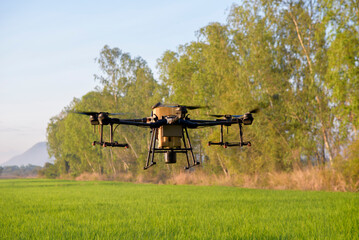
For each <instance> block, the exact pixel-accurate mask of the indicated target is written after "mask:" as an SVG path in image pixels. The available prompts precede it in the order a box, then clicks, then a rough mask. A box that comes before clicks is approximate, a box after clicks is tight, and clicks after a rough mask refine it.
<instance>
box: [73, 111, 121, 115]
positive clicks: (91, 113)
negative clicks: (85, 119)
mask: <svg viewBox="0 0 359 240" xmlns="http://www.w3.org/2000/svg"><path fill="white" fill-rule="evenodd" d="M70 113H76V114H82V115H87V116H94V115H98V114H101V113H105V114H106V115H113V116H115V115H125V114H126V113H108V112H77V111H70Z"/></svg>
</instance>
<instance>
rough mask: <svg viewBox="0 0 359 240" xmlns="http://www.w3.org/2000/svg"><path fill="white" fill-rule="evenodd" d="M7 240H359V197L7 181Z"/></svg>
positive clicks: (3, 217)
mask: <svg viewBox="0 0 359 240" xmlns="http://www.w3.org/2000/svg"><path fill="white" fill-rule="evenodd" d="M0 239H359V195H358V193H345V192H344V193H343V192H310V191H284V190H258V189H256V190H254V189H241V188H236V187H223V186H190V185H155V184H134V183H120V182H105V181H99V182H96V181H95V182H83V181H68V180H41V179H17V180H0Z"/></svg>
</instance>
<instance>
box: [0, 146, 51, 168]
mask: <svg viewBox="0 0 359 240" xmlns="http://www.w3.org/2000/svg"><path fill="white" fill-rule="evenodd" d="M46 162H54V160H53V159H50V158H49V155H48V153H47V143H46V142H39V143H36V144H35V145H34V146H33V147H31V148H30V149H29V150H27V151H26V152H24V153H23V154H21V155H18V156H15V157H13V158H11V159H10V160H8V161H6V162H4V163H2V164H1V166H15V165H17V166H27V165H29V164H31V165H36V166H41V167H42V166H44V165H45V163H46Z"/></svg>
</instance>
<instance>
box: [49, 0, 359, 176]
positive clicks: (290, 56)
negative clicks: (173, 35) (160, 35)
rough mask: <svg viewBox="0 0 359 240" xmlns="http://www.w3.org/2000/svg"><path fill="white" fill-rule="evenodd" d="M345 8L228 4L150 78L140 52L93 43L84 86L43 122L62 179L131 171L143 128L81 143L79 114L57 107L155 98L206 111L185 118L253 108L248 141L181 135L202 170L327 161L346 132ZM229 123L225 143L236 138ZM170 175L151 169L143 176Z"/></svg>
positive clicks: (351, 56) (355, 24) (350, 55)
mask: <svg viewBox="0 0 359 240" xmlns="http://www.w3.org/2000/svg"><path fill="white" fill-rule="evenodd" d="M342 3H343V4H342ZM357 12H358V6H357V5H356V4H354V3H353V2H350V1H339V2H337V1H332V0H323V1H291V2H281V1H261V0H256V1H243V2H242V3H241V5H233V6H232V7H231V10H230V12H229V15H228V20H227V22H226V23H225V24H220V23H210V24H208V25H207V26H204V27H203V28H201V29H199V30H198V32H197V33H196V34H197V41H193V42H190V43H186V44H183V45H180V46H179V47H178V49H177V51H166V52H164V53H163V55H162V56H161V57H160V58H159V59H158V70H159V81H156V80H155V79H154V77H153V75H152V71H151V69H149V67H148V66H147V64H146V62H145V61H144V60H143V59H142V58H140V57H135V58H133V57H131V55H130V54H129V53H125V52H123V51H122V50H120V49H118V48H111V47H109V46H107V45H106V46H104V48H103V49H102V50H101V52H100V56H99V58H97V59H96V61H97V63H98V64H99V68H100V70H101V75H95V79H96V80H98V82H99V84H100V85H99V86H98V87H97V89H96V91H93V92H90V93H88V94H86V95H85V96H83V97H82V98H81V99H74V100H73V102H72V103H71V104H70V105H69V106H68V107H66V108H65V109H64V111H63V112H62V113H61V114H59V115H58V116H56V117H54V118H52V119H51V120H50V123H49V125H48V141H49V153H50V155H51V156H54V157H55V158H56V162H55V167H56V168H57V169H58V171H59V174H61V175H70V176H78V175H80V174H81V173H83V172H92V173H98V174H107V175H110V176H116V175H118V174H123V173H128V172H131V173H132V174H134V175H136V174H138V173H139V172H140V169H142V166H143V162H144V160H145V158H146V151H147V145H148V140H147V139H148V132H147V131H146V129H142V128H135V127H132V126H120V127H119V128H118V130H119V132H116V134H117V136H118V139H116V140H118V141H123V142H127V143H129V144H130V150H127V151H122V149H120V150H117V149H116V150H112V149H110V148H106V149H102V150H100V149H98V148H91V147H89V143H90V142H91V141H92V140H96V139H98V137H96V135H95V134H94V133H93V132H92V130H91V129H90V127H89V125H88V124H85V119H84V117H83V116H78V115H74V114H69V113H68V112H67V111H108V112H124V113H126V118H127V117H129V118H133V117H141V118H142V117H144V116H148V115H149V113H150V109H151V108H150V107H151V105H153V104H155V103H156V102H158V101H163V100H164V101H166V102H169V103H178V104H191V105H206V106H209V107H210V108H209V109H210V110H209V109H198V110H194V111H192V112H191V115H190V117H193V118H202V119H204V118H207V119H208V117H207V114H209V113H211V114H243V113H245V112H247V111H249V110H251V109H253V108H255V107H260V108H261V109H262V110H261V112H260V113H258V114H256V115H255V120H254V123H253V125H252V126H248V127H247V126H246V127H245V135H244V137H245V140H250V141H251V142H252V144H253V146H252V148H242V149H238V148H232V149H226V150H225V151H224V150H223V149H218V148H217V147H207V142H208V141H214V140H218V136H219V128H204V129H197V130H193V131H191V133H190V135H191V137H192V142H194V143H195V144H194V145H195V153H196V156H198V157H200V158H201V160H203V162H204V164H203V166H204V169H205V170H206V171H208V172H215V173H222V172H225V173H226V174H229V175H231V174H239V173H250V174H257V173H260V172H268V171H291V170H293V169H294V168H296V167H302V166H311V165H329V166H330V165H332V163H333V161H334V159H335V158H336V157H337V156H339V154H340V152H341V150H342V148H343V147H346V146H347V145H346V144H347V143H348V142H349V145H350V142H351V141H356V140H357V139H358V127H359V97H358V96H359V94H358V93H359V92H358V90H359V80H358V79H359V78H358V76H359V74H358V73H359V59H358V51H359V48H358V46H359V34H358V30H359V21H358V15H357ZM234 128H235V127H232V128H230V134H229V135H228V136H227V135H226V136H225V137H226V140H227V141H238V139H239V134H238V132H237V129H236V130H234ZM105 137H108V136H105ZM349 161H354V160H349ZM174 171H176V170H175V169H173V168H170V167H168V169H167V168H165V167H163V166H160V167H158V166H156V169H154V170H151V172H150V173H149V175H150V174H163V175H164V176H167V175H170V173H173V172H174ZM350 176H353V175H350Z"/></svg>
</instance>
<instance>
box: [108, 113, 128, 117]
mask: <svg viewBox="0 0 359 240" xmlns="http://www.w3.org/2000/svg"><path fill="white" fill-rule="evenodd" d="M125 114H126V113H109V115H114V116H115V115H125Z"/></svg>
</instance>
